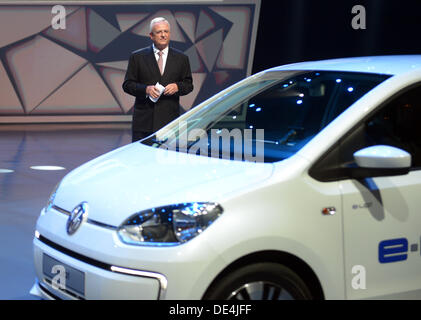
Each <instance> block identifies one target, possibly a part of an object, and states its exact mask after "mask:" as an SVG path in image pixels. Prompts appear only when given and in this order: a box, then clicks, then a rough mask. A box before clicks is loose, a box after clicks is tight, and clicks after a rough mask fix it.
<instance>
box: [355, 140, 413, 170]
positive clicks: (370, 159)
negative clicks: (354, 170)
mask: <svg viewBox="0 0 421 320" xmlns="http://www.w3.org/2000/svg"><path fill="white" fill-rule="evenodd" d="M354 159H355V162H356V163H357V165H358V166H359V167H361V168H401V169H402V168H409V167H410V166H411V154H409V153H408V152H406V151H404V150H402V149H399V148H395V147H391V146H384V145H377V146H372V147H368V148H364V149H361V150H359V151H357V152H355V153H354Z"/></svg>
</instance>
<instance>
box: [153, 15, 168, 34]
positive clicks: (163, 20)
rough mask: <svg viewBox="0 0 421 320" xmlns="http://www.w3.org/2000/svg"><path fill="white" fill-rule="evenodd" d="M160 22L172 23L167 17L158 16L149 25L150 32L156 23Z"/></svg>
mask: <svg viewBox="0 0 421 320" xmlns="http://www.w3.org/2000/svg"><path fill="white" fill-rule="evenodd" d="M160 22H166V23H167V24H168V26H169V25H170V23H169V22H168V20H167V19H165V18H163V17H157V18H154V19H152V21H151V24H150V25H149V32H152V29H153V26H154V24H157V23H160Z"/></svg>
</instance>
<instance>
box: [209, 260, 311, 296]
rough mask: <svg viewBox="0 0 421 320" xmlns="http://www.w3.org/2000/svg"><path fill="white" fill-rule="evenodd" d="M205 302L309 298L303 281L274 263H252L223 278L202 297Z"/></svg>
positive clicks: (286, 268) (308, 291)
mask: <svg viewBox="0 0 421 320" xmlns="http://www.w3.org/2000/svg"><path fill="white" fill-rule="evenodd" d="M204 299H209V300H306V299H313V296H312V294H311V291H310V290H309V288H308V287H307V286H306V284H305V283H304V281H303V280H302V279H301V278H300V277H299V276H298V275H297V274H296V273H295V272H294V271H292V270H291V269H289V268H288V267H286V266H284V265H281V264H278V263H271V262H267V263H255V264H251V265H248V266H244V267H241V268H239V269H237V270H235V271H233V272H231V273H228V274H226V275H224V276H223V277H222V278H220V279H218V280H217V282H216V283H214V284H213V285H212V286H211V287H210V289H209V290H208V291H207V293H206V294H205V296H204Z"/></svg>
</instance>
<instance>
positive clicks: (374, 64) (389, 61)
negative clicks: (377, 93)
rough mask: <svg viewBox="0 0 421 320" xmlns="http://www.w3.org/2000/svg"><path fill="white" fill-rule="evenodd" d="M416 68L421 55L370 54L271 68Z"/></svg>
mask: <svg viewBox="0 0 421 320" xmlns="http://www.w3.org/2000/svg"><path fill="white" fill-rule="evenodd" d="M416 69H419V70H420V71H421V55H393V56H392V55H390V56H369V57H354V58H340V59H329V60H319V61H308V62H299V63H293V64H287V65H284V66H280V67H275V68H272V69H269V70H271V71H275V70H279V71H281V70H329V71H353V72H369V73H380V74H388V75H398V74H402V73H405V72H408V71H411V70H416Z"/></svg>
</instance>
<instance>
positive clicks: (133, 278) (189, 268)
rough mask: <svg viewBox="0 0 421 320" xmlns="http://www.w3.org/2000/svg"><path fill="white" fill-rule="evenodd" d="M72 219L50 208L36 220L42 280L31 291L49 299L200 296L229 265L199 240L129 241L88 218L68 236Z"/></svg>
mask: <svg viewBox="0 0 421 320" xmlns="http://www.w3.org/2000/svg"><path fill="white" fill-rule="evenodd" d="M67 218H68V216H66V215H65V214H63V213H62V212H58V211H57V210H54V209H50V210H49V211H48V212H46V211H45V210H43V211H42V212H41V215H40V217H39V219H38V222H37V227H36V230H37V231H36V232H35V238H34V240H33V250H34V265H35V271H36V277H37V279H36V282H35V284H34V287H33V288H32V290H31V293H32V294H34V295H37V296H39V297H41V298H44V299H94V300H102V299H109V300H117V299H125V300H128V299H136V300H157V299H194V300H196V299H201V298H202V296H203V294H204V292H205V291H206V289H207V287H208V286H209V284H210V283H211V282H212V280H213V279H214V277H215V276H216V275H217V272H218V269H219V267H221V268H222V266H223V265H224V262H223V261H221V259H219V258H218V255H217V254H216V253H215V252H214V251H213V250H211V249H210V248H206V247H207V246H206V244H205V243H203V242H200V241H199V242H197V241H196V242H194V241H191V242H190V243H186V244H183V245H180V246H174V247H145V246H132V245H126V244H124V243H122V242H121V241H120V240H119V238H118V235H117V232H116V230H111V229H109V228H104V227H101V226H98V225H95V224H91V223H87V222H85V223H84V224H82V226H81V227H80V229H79V230H78V231H77V232H76V233H75V234H74V235H72V236H69V235H68V234H67V233H66V231H65V225H66V221H67ZM47 260H48V261H49V264H46V261H47ZM51 261H54V263H53V264H52V263H51ZM54 264H55V265H59V266H61V267H64V269H65V274H66V276H65V278H66V281H65V283H64V285H58V284H60V283H63V280H60V281H59V282H57V281H55V280H56V279H55V275H54V270H52V269H53V268H51V266H53V265H54ZM215 264H217V265H220V266H217V265H216V266H215ZM46 268H47V269H46ZM74 274H76V275H77V277H79V278H80V277H81V281H80V282H81V283H82V284H81V285H78V286H72V283H71V282H72V281H73V280H72V278H74ZM56 275H57V276H59V273H58V272H57V274H56ZM79 280H80V279H79Z"/></svg>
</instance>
